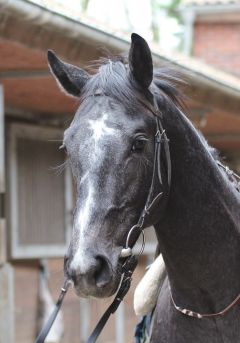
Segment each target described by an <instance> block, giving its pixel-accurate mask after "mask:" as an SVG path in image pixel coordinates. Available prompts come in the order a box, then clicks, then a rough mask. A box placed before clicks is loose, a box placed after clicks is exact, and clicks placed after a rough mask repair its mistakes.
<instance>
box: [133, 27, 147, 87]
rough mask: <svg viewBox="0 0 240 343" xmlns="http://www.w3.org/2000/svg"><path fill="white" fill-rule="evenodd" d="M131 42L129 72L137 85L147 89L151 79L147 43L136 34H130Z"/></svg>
mask: <svg viewBox="0 0 240 343" xmlns="http://www.w3.org/2000/svg"><path fill="white" fill-rule="evenodd" d="M131 40H132V44H131V47H130V51H129V56H128V60H129V68H130V72H131V74H132V76H133V78H134V79H135V80H136V81H137V82H138V84H140V85H141V86H142V87H143V88H148V87H149V86H150V84H151V82H152V79H153V62H152V54H151V51H150V49H149V46H148V44H147V42H146V41H145V40H144V39H143V38H142V37H141V36H139V35H137V34H136V33H132V35H131Z"/></svg>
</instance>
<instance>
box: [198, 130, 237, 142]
mask: <svg viewBox="0 0 240 343" xmlns="http://www.w3.org/2000/svg"><path fill="white" fill-rule="evenodd" d="M204 136H205V137H206V138H207V140H209V141H210V142H236V143H237V142H239V143H240V132H239V133H223V134H221V133H217V134H212V133H211V134H204Z"/></svg>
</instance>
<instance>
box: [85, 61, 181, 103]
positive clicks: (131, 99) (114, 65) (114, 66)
mask: <svg viewBox="0 0 240 343" xmlns="http://www.w3.org/2000/svg"><path fill="white" fill-rule="evenodd" d="M86 69H87V71H88V72H89V73H90V74H91V78H90V79H89V81H88V82H87V84H86V87H85V88H84V89H83V93H82V97H81V98H82V99H84V98H85V97H88V96H90V95H93V94H95V92H96V91H97V90H98V89H101V90H102V91H103V92H104V93H105V94H106V95H109V96H111V97H113V98H114V99H116V100H117V101H119V102H121V103H124V104H125V105H127V106H128V107H129V109H131V108H132V106H133V105H135V106H138V105H140V104H141V101H140V100H141V99H142V98H143V97H144V96H145V97H147V98H148V100H150V101H151V97H150V96H149V95H150V92H151V93H152V95H154V96H155V97H157V100H158V102H160V103H161V105H162V106H167V107H169V106H171V107H172V106H177V107H178V108H180V109H183V108H185V103H184V95H183V93H182V92H181V91H180V89H179V87H178V86H179V85H180V84H181V85H182V84H184V83H185V82H184V81H183V79H182V78H181V77H180V73H179V72H178V71H177V70H176V69H175V68H173V67H172V66H170V65H166V64H165V65H163V66H160V67H158V68H155V69H154V72H153V76H154V77H153V82H152V84H151V86H150V92H146V91H144V90H143V89H142V88H141V87H139V85H137V83H136V82H135V81H134V80H133V79H131V77H130V73H129V66H128V62H127V59H126V58H125V57H124V56H121V55H118V56H111V57H110V58H101V59H99V60H96V61H93V62H92V63H91V64H90V65H89V66H87V67H86Z"/></svg>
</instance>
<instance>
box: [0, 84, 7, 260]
mask: <svg viewBox="0 0 240 343" xmlns="http://www.w3.org/2000/svg"><path fill="white" fill-rule="evenodd" d="M4 119H5V118H4V93H3V86H2V85H0V266H1V265H2V264H3V263H5V262H6V244H7V242H6V221H5V210H4V207H5V206H4V205H5V204H4V200H5V144H4V142H5V135H4Z"/></svg>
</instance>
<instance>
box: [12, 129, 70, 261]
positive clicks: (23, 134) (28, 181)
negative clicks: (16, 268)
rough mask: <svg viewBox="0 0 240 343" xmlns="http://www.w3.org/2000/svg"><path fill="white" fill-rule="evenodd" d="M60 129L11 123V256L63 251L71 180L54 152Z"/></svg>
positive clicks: (58, 152)
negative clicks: (59, 168) (57, 168)
mask: <svg viewBox="0 0 240 343" xmlns="http://www.w3.org/2000/svg"><path fill="white" fill-rule="evenodd" d="M61 138H62V131H61V130H60V129H56V128H49V127H39V126H33V125H23V124H11V125H10V126H9V144H8V159H9V161H8V168H9V175H10V177H9V206H8V207H9V208H8V214H9V215H8V218H9V224H10V228H11V230H10V232H11V237H10V242H11V243H10V245H11V257H12V258H42V257H57V256H62V255H64V253H66V248H67V244H68V241H69V235H70V227H71V217H72V179H71V174H70V171H69V168H65V170H64V171H63V172H62V173H58V172H57V170H56V166H59V165H61V164H62V163H63V162H64V158H65V157H64V153H63V152H62V151H61V150H59V149H58V147H59V145H60V141H61Z"/></svg>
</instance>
